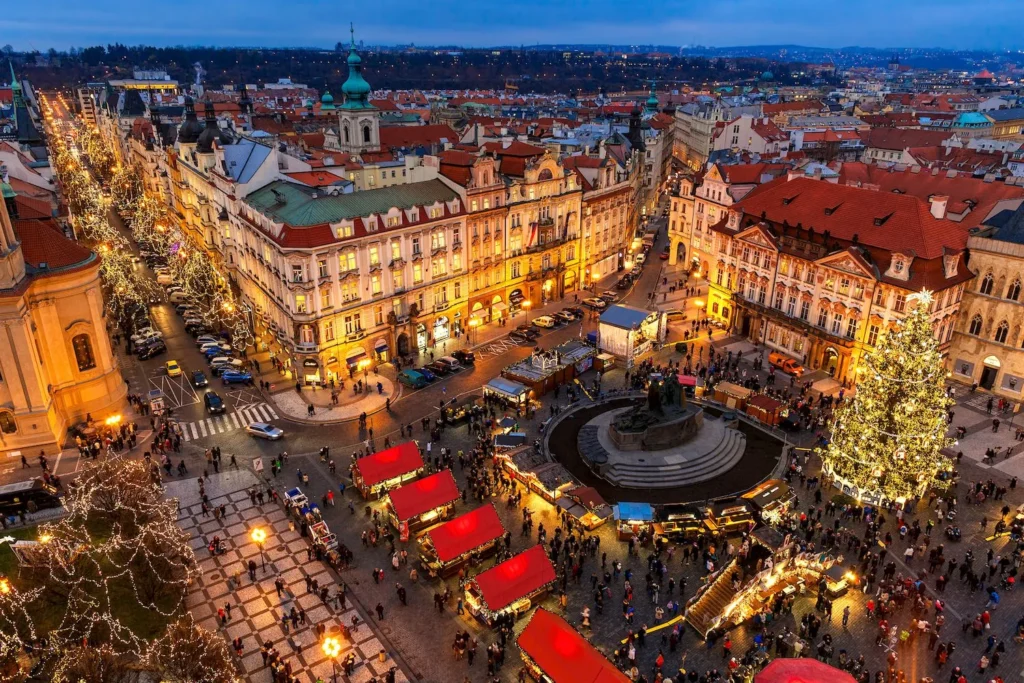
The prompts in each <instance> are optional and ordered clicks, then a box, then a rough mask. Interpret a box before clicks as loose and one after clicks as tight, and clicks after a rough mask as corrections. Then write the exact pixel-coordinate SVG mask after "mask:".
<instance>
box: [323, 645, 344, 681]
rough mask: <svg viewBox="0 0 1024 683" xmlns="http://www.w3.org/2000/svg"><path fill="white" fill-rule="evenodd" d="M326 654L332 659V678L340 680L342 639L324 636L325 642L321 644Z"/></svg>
mask: <svg viewBox="0 0 1024 683" xmlns="http://www.w3.org/2000/svg"><path fill="white" fill-rule="evenodd" d="M321 648H322V649H323V651H324V654H325V655H327V657H328V659H330V660H331V673H332V674H333V675H332V676H331V679H332V680H333V681H337V680H338V655H340V654H341V641H340V640H338V639H337V638H332V637H330V636H328V637H326V638H324V643H323V645H321Z"/></svg>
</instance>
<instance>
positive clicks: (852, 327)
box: [846, 318, 857, 339]
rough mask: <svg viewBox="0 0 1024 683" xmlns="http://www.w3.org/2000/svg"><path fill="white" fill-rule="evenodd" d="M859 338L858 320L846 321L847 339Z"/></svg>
mask: <svg viewBox="0 0 1024 683" xmlns="http://www.w3.org/2000/svg"><path fill="white" fill-rule="evenodd" d="M856 336H857V319H856V318H850V319H849V320H847V321H846V338H847V339H853V338H854V337H856Z"/></svg>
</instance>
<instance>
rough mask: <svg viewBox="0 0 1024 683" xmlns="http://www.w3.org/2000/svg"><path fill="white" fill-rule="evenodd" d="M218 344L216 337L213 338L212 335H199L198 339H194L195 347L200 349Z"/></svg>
mask: <svg viewBox="0 0 1024 683" xmlns="http://www.w3.org/2000/svg"><path fill="white" fill-rule="evenodd" d="M219 342H220V339H219V338H218V337H215V336H213V335H212V334H204V335H200V336H199V337H196V346H198V347H200V348H202V347H203V346H205V345H206V344H217V343H219Z"/></svg>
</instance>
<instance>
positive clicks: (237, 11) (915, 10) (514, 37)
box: [0, 0, 1024, 51]
mask: <svg viewBox="0 0 1024 683" xmlns="http://www.w3.org/2000/svg"><path fill="white" fill-rule="evenodd" d="M479 7H480V10H481V11H480V12H478V13H475V14H473V15H467V14H466V13H465V11H464V6H463V5H462V4H461V3H456V2H453V1H452V0H441V1H439V2H435V3H430V4H429V5H423V4H417V3H410V2H408V1H407V0H383V1H382V2H381V3H378V4H376V5H375V6H374V7H373V8H372V9H370V8H358V9H357V10H356V11H352V12H341V11H337V12H336V11H334V10H333V9H332V8H329V7H325V6H324V5H323V3H321V2H319V1H318V0H297V1H296V2H293V3H290V4H289V6H288V12H287V15H286V16H284V17H281V19H282V20H283V21H276V20H275V21H267V17H268V16H269V15H273V14H275V13H277V12H278V9H277V7H276V6H275V5H272V4H271V3H269V2H267V0H254V2H250V3H246V4H245V5H244V6H243V5H241V4H240V3H238V2H236V1H234V0H227V1H224V2H219V3H216V9H218V10H221V11H220V12H219V13H218V16H220V17H223V18H224V20H223V21H220V22H211V21H210V20H209V16H210V6H209V4H208V3H200V2H198V0H184V1H183V2H181V3H179V4H178V5H176V11H175V16H174V21H173V22H168V21H165V19H166V14H165V13H163V12H161V11H158V10H156V9H155V8H153V9H150V8H149V7H147V6H145V5H137V4H130V3H128V2H126V0H106V1H105V2H101V3H97V4H95V5H89V6H81V7H74V8H69V7H67V5H66V0H40V2H37V3H35V4H33V5H32V6H31V7H29V6H25V5H21V6H12V7H11V8H9V9H8V10H7V11H6V13H5V16H4V17H3V18H0V32H2V33H3V34H4V35H5V38H4V39H3V41H2V42H3V43H4V44H10V45H12V46H13V47H14V48H15V49H16V50H23V51H29V50H39V51H46V50H47V49H49V48H51V47H52V48H56V49H58V50H66V49H68V48H69V47H71V46H75V47H85V46H89V45H95V44H106V43H124V44H130V45H135V44H146V45H154V46H170V45H209V46H219V47H236V46H255V45H264V46H274V47H285V46H291V47H330V46H333V45H334V43H335V42H337V41H339V40H341V41H344V40H346V39H347V37H348V26H349V23H350V22H352V23H354V24H355V25H356V33H357V35H356V38H357V40H362V41H364V42H365V43H367V44H381V45H401V44H408V43H415V44H421V45H459V46H464V47H469V48H473V47H492V46H503V45H520V44H524V45H534V44H551V43H556V44H567V43H571V44H614V45H628V44H638V45H650V44H656V45H680V46H683V45H694V44H700V45H707V46H713V47H730V46H736V47H739V46H749V45H775V44H799V45H807V46H815V47H822V48H839V47H844V46H858V47H874V48H893V47H902V48H949V49H990V50H1007V49H1020V48H1021V47H1022V46H1024V45H1022V43H1021V41H1020V38H1019V35H1018V34H1017V32H1015V31H1014V29H1013V24H1012V22H999V21H997V18H998V17H999V16H1003V15H1004V14H1006V13H1009V12H1010V11H1011V10H1012V8H1013V4H1012V3H1011V2H1010V0H980V2H978V3H975V4H974V6H973V9H974V11H972V12H971V13H969V14H967V15H965V14H964V13H963V12H962V5H961V4H960V3H954V2H953V1H952V0H937V1H936V2H930V3H924V2H923V1H921V0H907V1H905V2H903V3H899V4H898V5H895V6H894V5H893V4H892V3H885V2H883V1H882V0H857V2H855V3H852V5H851V6H848V7H844V8H842V9H839V10H828V11H827V12H825V11H823V10H822V8H821V7H820V5H817V4H816V3H813V2H810V0H787V1H786V2H784V3H780V4H777V5H773V6H772V8H771V12H770V13H768V12H766V11H765V7H764V6H763V5H762V4H760V3H757V2H755V1H754V0H725V1H724V2H720V3H717V4H715V5H713V6H711V5H705V6H693V5H692V4H689V3H683V2H679V1H677V0H671V1H669V2H652V1H651V0H641V1H640V2H636V3H632V4H631V5H630V6H629V10H628V12H627V13H623V12H622V11H621V5H616V4H613V3H612V2H611V1H610V0H588V1H587V2H577V3H565V4H560V5H554V6H552V5H549V4H547V3H542V2H539V0H526V1H525V2H524V3H520V4H519V5H518V6H517V9H516V11H515V12H503V11H502V9H501V8H500V7H499V6H498V5H496V4H494V5H488V3H487V2H484V3H481V4H480V5H479ZM496 15H497V16H498V17H500V21H495V18H496ZM883 15H884V16H885V17H887V20H886V21H885V22H882V23H881V24H880V23H879V22H878V21H877V17H879V16H883ZM288 26H293V27H295V28H294V29H293V30H291V31H289V30H288V28H287V27H288ZM908 27H909V29H910V30H908Z"/></svg>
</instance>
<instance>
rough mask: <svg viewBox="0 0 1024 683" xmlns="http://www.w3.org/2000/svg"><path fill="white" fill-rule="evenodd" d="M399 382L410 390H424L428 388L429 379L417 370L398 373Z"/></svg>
mask: <svg viewBox="0 0 1024 683" xmlns="http://www.w3.org/2000/svg"><path fill="white" fill-rule="evenodd" d="M398 382H399V383H400V384H403V385H405V386H407V387H409V388H410V389H422V388H423V387H425V386H427V384H428V382H427V378H426V377H424V376H423V374H422V373H420V372H418V371H416V370H402V371H401V372H400V373H398Z"/></svg>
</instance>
